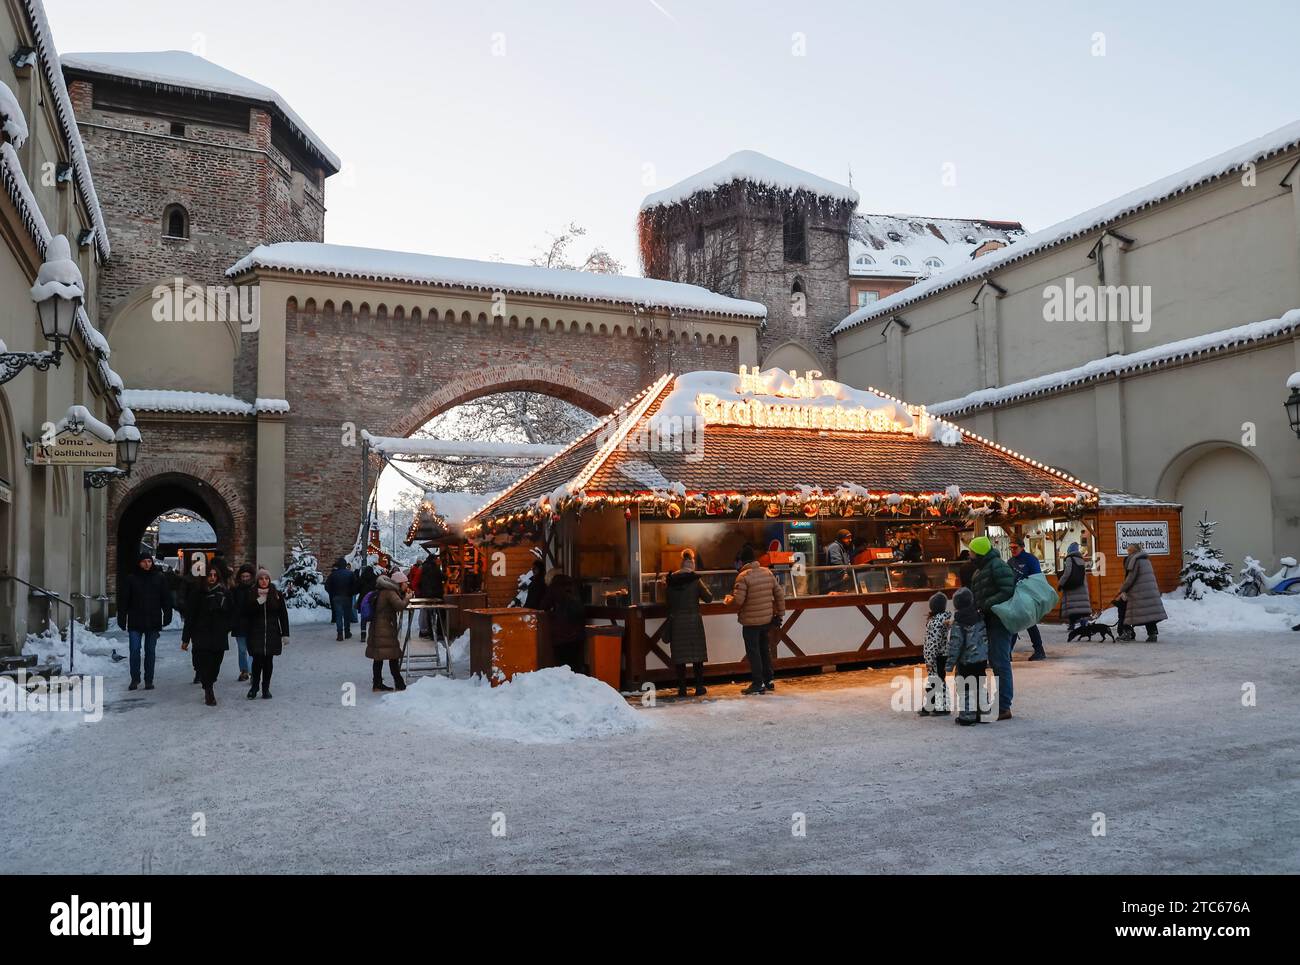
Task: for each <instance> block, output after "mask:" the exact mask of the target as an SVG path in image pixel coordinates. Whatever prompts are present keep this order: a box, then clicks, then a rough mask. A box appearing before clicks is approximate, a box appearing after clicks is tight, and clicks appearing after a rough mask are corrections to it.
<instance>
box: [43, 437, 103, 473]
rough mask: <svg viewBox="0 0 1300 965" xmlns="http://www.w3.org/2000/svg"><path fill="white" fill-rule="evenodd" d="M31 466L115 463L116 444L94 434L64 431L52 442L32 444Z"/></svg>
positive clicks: (91, 467) (87, 466)
mask: <svg viewBox="0 0 1300 965" xmlns="http://www.w3.org/2000/svg"><path fill="white" fill-rule="evenodd" d="M32 465H33V466H85V467H86V468H88V469H94V468H97V467H99V466H115V465H117V446H116V445H115V444H113V443H112V442H105V441H104V440H103V439H100V438H97V437H96V436H92V435H87V434H84V433H83V434H82V435H73V434H72V433H64V434H63V435H60V436H58V437H57V438H56V439H55V440H54V441H53V442H51V443H49V444H46V443H43V442H39V441H38V442H37V443H36V444H35V445H34V446H32Z"/></svg>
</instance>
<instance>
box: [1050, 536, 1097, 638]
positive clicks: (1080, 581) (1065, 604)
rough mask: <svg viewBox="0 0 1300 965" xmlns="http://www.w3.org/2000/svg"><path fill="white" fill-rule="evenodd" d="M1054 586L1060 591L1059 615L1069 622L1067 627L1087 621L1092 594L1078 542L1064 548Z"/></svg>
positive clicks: (1071, 628)
mask: <svg viewBox="0 0 1300 965" xmlns="http://www.w3.org/2000/svg"><path fill="white" fill-rule="evenodd" d="M1056 587H1057V589H1059V590H1060V591H1061V616H1063V617H1064V618H1065V619H1066V621H1067V622H1068V623H1069V626H1068V627H1067V629H1068V630H1073V629H1074V628H1075V627H1076V626H1079V625H1080V624H1083V623H1087V622H1088V619H1089V618H1090V617H1091V616H1092V594H1091V591H1089V589H1088V564H1087V563H1085V562H1084V561H1083V551H1082V550H1080V549H1079V544H1078V543H1071V544H1070V545H1069V546H1067V547H1066V548H1065V562H1064V563H1063V564H1061V572H1060V573H1058V574H1057V577H1056Z"/></svg>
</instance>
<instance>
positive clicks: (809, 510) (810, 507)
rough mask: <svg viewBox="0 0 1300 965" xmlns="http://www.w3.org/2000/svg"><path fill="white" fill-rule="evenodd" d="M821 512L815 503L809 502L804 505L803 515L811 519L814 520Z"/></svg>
mask: <svg viewBox="0 0 1300 965" xmlns="http://www.w3.org/2000/svg"><path fill="white" fill-rule="evenodd" d="M820 511H821V509H820V507H818V505H817V504H816V503H814V502H807V503H804V504H803V514H804V515H805V516H807V517H808V518H809V519H812V518H814V517H815V516H816V515H817V514H818V513H819V512H820Z"/></svg>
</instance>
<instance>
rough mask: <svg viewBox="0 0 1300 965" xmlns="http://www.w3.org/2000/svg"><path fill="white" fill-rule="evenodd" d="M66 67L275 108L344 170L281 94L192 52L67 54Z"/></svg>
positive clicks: (305, 137) (328, 158)
mask: <svg viewBox="0 0 1300 965" xmlns="http://www.w3.org/2000/svg"><path fill="white" fill-rule="evenodd" d="M63 66H64V67H65V68H67V69H69V70H83V71H86V72H88V73H95V74H107V75H111V76H113V77H124V78H127V79H128V80H134V81H138V82H140V83H143V84H155V85H157V86H159V87H175V88H181V89H184V90H195V91H207V92H209V93H213V94H226V95H229V96H231V97H244V98H247V99H248V100H253V101H259V102H260V103H263V104H271V105H274V106H275V107H276V108H277V109H278V110H279V111H280V113H281V114H283V115H284V117H285V120H287V121H288V122H289V124H290V126H291V127H293V128H295V129H296V131H297V133H298V134H300V135H302V137H303V139H304V140H306V141H307V142H308V143H310V144H311V146H312V147H314V148H315V149H316V151H317V152H318V153H319V154H320V155H321V157H323V158H325V160H326V161H328V162H329V163H330V164H331V165H333V167H334V170H336V171H337V170H338V169H339V168H340V167H342V162H340V161H339V158H338V155H337V154H335V153H334V152H333V151H331V150H330V149H329V147H328V146H326V144H325V142H324V141H323V140H321V139H320V137H319V136H318V135H317V134H316V132H315V131H313V130H312V129H311V128H310V127H308V126H307V124H306V122H305V121H304V120H303V119H302V118H301V117H299V116H298V115H297V113H295V112H294V109H293V108H292V107H290V106H289V102H288V101H286V100H285V99H284V98H283V97H281V96H280V95H279V94H278V93H276V92H275V91H273V90H272V89H271V88H269V87H266V86H265V85H263V84H259V83H257V81H254V80H249V79H248V78H247V77H244V76H243V75H242V74H236V73H235V72H234V71H233V70H227V69H226V68H224V67H222V66H220V65H218V64H214V63H213V62H212V61H210V60H207V59H205V58H203V57H200V56H198V55H197V54H192V53H190V52H189V51H188V50H147V51H100V52H92V53H78V54H64V55H63Z"/></svg>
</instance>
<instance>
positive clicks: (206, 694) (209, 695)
mask: <svg viewBox="0 0 1300 965" xmlns="http://www.w3.org/2000/svg"><path fill="white" fill-rule="evenodd" d="M203 702H204V703H205V704H207V705H208V706H209V707H215V706H217V695H216V694H214V693H213V692H212V688H211V687H204V688H203Z"/></svg>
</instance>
